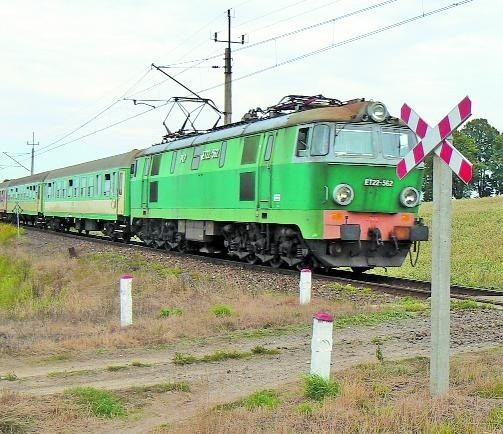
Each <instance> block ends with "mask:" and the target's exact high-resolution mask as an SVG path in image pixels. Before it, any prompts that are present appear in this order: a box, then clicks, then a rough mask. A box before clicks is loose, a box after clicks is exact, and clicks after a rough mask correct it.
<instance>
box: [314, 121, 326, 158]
mask: <svg viewBox="0 0 503 434" xmlns="http://www.w3.org/2000/svg"><path fill="white" fill-rule="evenodd" d="M310 145H311V155H313V156H322V155H327V154H328V148H329V146H330V126H329V125H326V124H319V125H315V126H314V128H313V133H312V135H311V142H310Z"/></svg>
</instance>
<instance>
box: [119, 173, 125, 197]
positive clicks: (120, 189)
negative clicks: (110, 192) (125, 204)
mask: <svg viewBox="0 0 503 434" xmlns="http://www.w3.org/2000/svg"><path fill="white" fill-rule="evenodd" d="M123 179H124V173H123V172H119V188H118V193H119V196H121V195H122V182H123Z"/></svg>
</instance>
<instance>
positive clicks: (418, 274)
mask: <svg viewBox="0 0 503 434" xmlns="http://www.w3.org/2000/svg"><path fill="white" fill-rule="evenodd" d="M432 205H433V204H432V203H431V202H430V203H424V204H422V205H421V208H420V215H421V217H423V218H424V220H425V222H426V224H427V225H428V226H429V227H430V230H431V215H432ZM452 207H453V219H452V256H451V257H452V260H451V277H452V282H453V283H455V284H460V285H468V286H480V287H487V288H490V287H494V288H497V289H503V249H501V246H502V245H503V231H501V228H502V227H503V211H502V210H503V197H502V196H499V197H486V198H481V199H462V200H454V201H453V202H452ZM430 239H431V232H430ZM375 272H377V273H379V274H383V273H384V271H382V270H379V269H378V270H377V271H375ZM388 274H389V275H391V276H400V277H411V278H413V279H421V280H430V276H431V242H430V241H428V242H424V243H421V254H420V258H419V262H418V265H417V267H415V268H413V267H411V266H410V263H409V261H408V259H407V260H406V261H405V263H404V266H403V267H401V268H389V269H388Z"/></svg>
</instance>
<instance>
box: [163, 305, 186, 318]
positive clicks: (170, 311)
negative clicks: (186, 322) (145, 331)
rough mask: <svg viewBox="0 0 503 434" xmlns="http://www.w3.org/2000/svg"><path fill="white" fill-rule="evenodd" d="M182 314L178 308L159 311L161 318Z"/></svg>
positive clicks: (166, 308)
mask: <svg viewBox="0 0 503 434" xmlns="http://www.w3.org/2000/svg"><path fill="white" fill-rule="evenodd" d="M182 314H183V311H182V309H180V308H178V307H165V308H164V309H161V314H160V316H161V318H169V317H170V316H180V315H182Z"/></svg>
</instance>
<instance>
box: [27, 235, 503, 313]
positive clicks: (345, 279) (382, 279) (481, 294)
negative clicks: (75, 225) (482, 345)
mask: <svg viewBox="0 0 503 434" xmlns="http://www.w3.org/2000/svg"><path fill="white" fill-rule="evenodd" d="M24 229H25V230H27V231H28V232H31V231H33V232H41V233H46V234H50V235H54V236H60V237H67V238H73V239H79V240H87V241H92V242H96V243H100V244H107V245H111V246H116V247H128V248H133V249H136V250H144V251H156V252H161V251H162V252H164V253H166V254H168V255H172V256H175V257H185V258H190V259H194V260H197V261H200V262H210V263H213V264H216V265H218V264H221V265H228V266H233V267H238V268H246V269H253V270H257V271H265V272H269V273H275V274H283V275H290V276H297V275H298V271H297V270H293V269H290V268H273V267H270V266H268V265H260V264H249V263H247V262H243V261H238V260H234V259H231V258H228V257H222V256H208V255H204V254H193V253H182V252H177V251H173V250H165V249H163V248H162V247H161V248H156V247H149V246H146V245H145V244H144V243H143V242H141V241H134V240H133V241H130V242H129V243H124V242H121V241H113V240H112V239H110V238H108V237H105V236H98V235H94V234H89V235H85V234H78V233H77V232H73V231H71V232H66V231H62V232H55V231H51V230H46V229H41V228H36V227H32V226H24ZM313 274H314V276H315V277H316V278H319V279H323V280H327V281H331V282H337V283H344V284H351V285H353V286H356V287H358V288H371V289H374V290H379V291H383V292H386V293H389V294H394V295H414V296H416V297H421V298H428V297H430V296H431V282H428V281H423V280H413V279H407V278H399V277H389V276H383V275H378V274H359V275H358V277H355V276H354V274H355V273H353V272H351V271H346V270H337V269H333V270H320V271H316V272H314V273H313ZM451 298H456V299H462V300H466V299H471V300H475V301H479V302H482V303H490V304H494V305H498V306H503V289H501V290H498V289H496V288H478V287H469V286H461V285H451Z"/></svg>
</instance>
